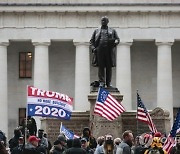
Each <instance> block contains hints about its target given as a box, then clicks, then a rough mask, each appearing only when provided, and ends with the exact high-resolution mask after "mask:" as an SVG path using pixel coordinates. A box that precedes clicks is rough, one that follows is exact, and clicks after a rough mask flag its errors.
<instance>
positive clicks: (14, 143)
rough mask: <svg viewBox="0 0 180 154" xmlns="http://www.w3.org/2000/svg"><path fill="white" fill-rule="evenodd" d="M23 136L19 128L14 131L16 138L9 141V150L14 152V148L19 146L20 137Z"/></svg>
mask: <svg viewBox="0 0 180 154" xmlns="http://www.w3.org/2000/svg"><path fill="white" fill-rule="evenodd" d="M21 136H22V133H21V130H20V128H19V127H17V128H16V129H14V137H13V138H11V139H10V140H9V148H10V151H11V152H12V150H13V148H15V147H17V146H18V144H19V137H21Z"/></svg>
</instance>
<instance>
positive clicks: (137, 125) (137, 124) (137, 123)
mask: <svg viewBox="0 0 180 154" xmlns="http://www.w3.org/2000/svg"><path fill="white" fill-rule="evenodd" d="M136 97H137V98H136V99H137V105H136V107H137V110H136V118H137V117H138V89H137V90H136ZM136 129H137V131H136V133H137V136H138V134H139V131H138V129H139V122H138V118H137V121H136Z"/></svg>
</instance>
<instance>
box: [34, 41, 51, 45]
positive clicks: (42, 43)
mask: <svg viewBox="0 0 180 154" xmlns="http://www.w3.org/2000/svg"><path fill="white" fill-rule="evenodd" d="M32 44H33V45H34V46H49V45H50V42H32Z"/></svg>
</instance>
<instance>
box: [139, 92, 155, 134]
mask: <svg viewBox="0 0 180 154" xmlns="http://www.w3.org/2000/svg"><path fill="white" fill-rule="evenodd" d="M137 119H138V120H140V121H142V122H145V123H147V124H148V126H149V129H150V130H151V132H153V133H156V132H157V129H156V126H155V125H154V123H153V121H152V119H151V116H150V114H149V112H148V111H147V109H146V107H145V105H144V104H143V102H142V100H141V98H140V96H139V94H138V93H137Z"/></svg>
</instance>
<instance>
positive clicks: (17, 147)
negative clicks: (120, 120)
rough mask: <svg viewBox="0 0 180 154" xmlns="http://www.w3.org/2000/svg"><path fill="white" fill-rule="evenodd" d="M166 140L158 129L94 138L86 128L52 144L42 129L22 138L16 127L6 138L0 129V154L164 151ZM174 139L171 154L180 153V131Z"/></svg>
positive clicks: (158, 153)
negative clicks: (75, 134) (142, 132)
mask: <svg viewBox="0 0 180 154" xmlns="http://www.w3.org/2000/svg"><path fill="white" fill-rule="evenodd" d="M31 133H32V132H31ZM34 133H35V132H34ZM165 140H166V138H165V135H164V134H161V133H160V132H157V133H155V134H153V133H144V134H142V135H140V136H136V137H135V138H134V136H133V132H132V131H130V130H127V131H125V132H124V133H123V134H122V136H121V137H118V138H113V136H112V135H111V134H110V133H109V134H106V135H105V136H100V137H98V138H97V139H96V138H95V137H93V136H92V134H91V131H90V129H89V128H88V127H86V128H84V129H83V131H82V135H81V137H80V138H74V139H67V138H66V137H65V135H64V134H63V133H60V134H59V136H57V139H56V140H55V141H54V142H53V144H51V142H49V141H48V138H47V134H46V133H45V132H44V130H43V129H39V130H38V131H37V136H36V134H30V133H29V134H28V135H27V136H26V138H25V137H24V135H23V131H22V128H21V127H18V128H16V129H15V130H14V136H13V137H12V138H11V139H10V140H9V141H7V139H6V137H5V134H4V133H3V132H2V131H0V154H166V153H167V152H166V151H165V150H163V144H164V142H165ZM175 141H176V144H175V145H174V147H173V148H172V149H171V150H170V154H180V133H177V134H176V140H175ZM6 143H8V144H6ZM7 149H9V151H8V150H7Z"/></svg>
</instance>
